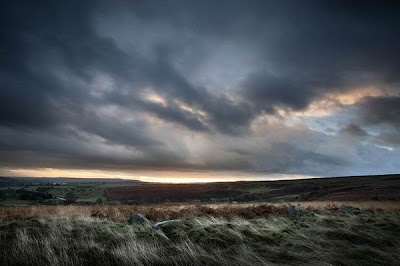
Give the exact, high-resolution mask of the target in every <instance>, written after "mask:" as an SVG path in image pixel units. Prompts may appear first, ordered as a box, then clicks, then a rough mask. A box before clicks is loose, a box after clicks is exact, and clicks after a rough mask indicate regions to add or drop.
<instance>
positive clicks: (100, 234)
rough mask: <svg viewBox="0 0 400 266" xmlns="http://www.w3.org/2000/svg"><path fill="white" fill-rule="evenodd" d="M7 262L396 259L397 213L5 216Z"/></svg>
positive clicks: (0, 229) (0, 228)
mask: <svg viewBox="0 0 400 266" xmlns="http://www.w3.org/2000/svg"><path fill="white" fill-rule="evenodd" d="M0 239H1V242H0V250H1V252H0V261H1V264H2V265H5V266H11V265H44V266H45V265H399V263H400V215H399V214H398V213H395V212H361V213H360V214H358V215H355V214H346V213H344V214H338V213H333V212H330V211H323V210H320V211H308V212H306V213H305V214H304V215H303V216H301V217H300V218H299V219H297V220H291V219H289V218H287V217H286V216H284V215H278V216H270V217H259V218H255V219H245V218H240V217H236V218H222V217H219V218H216V217H212V216H204V217H192V218H185V219H183V220H182V221H181V222H180V223H173V224H169V225H166V226H164V227H163V228H162V230H159V231H153V229H152V228H151V227H150V226H149V225H128V224H127V223H123V222H118V221H111V220H108V219H104V218H93V217H75V218H71V217H70V218H58V217H57V218H53V219H48V218H47V219H38V220H36V219H29V220H19V221H10V220H9V221H2V222H0Z"/></svg>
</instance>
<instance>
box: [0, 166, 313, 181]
mask: <svg viewBox="0 0 400 266" xmlns="http://www.w3.org/2000/svg"><path fill="white" fill-rule="evenodd" d="M2 174H3V175H4V176H10V177H37V178H41V177H42V178H46V177H47V178H58V177H60V178H116V179H127V180H138V181H142V182H157V183H175V184H176V183H208V182H236V181H273V180H291V179H307V178H316V177H317V176H307V175H294V174H268V173H250V172H249V173H247V172H226V171H186V172H184V171H152V170H144V171H131V172H128V171H126V172H123V171H105V170H82V169H68V170H67V169H56V168H38V169H10V168H8V169H6V171H3V173H2Z"/></svg>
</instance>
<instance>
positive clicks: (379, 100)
mask: <svg viewBox="0 0 400 266" xmlns="http://www.w3.org/2000/svg"><path fill="white" fill-rule="evenodd" d="M360 109H361V110H360V116H361V120H362V122H363V123H364V124H367V125H368V124H369V125H376V124H389V125H391V126H394V127H396V128H399V127H400V97H395V96H393V97H374V98H368V99H366V100H365V101H364V102H363V103H361V107H360Z"/></svg>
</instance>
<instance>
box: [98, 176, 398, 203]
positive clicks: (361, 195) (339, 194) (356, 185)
mask: <svg viewBox="0 0 400 266" xmlns="http://www.w3.org/2000/svg"><path fill="white" fill-rule="evenodd" d="M106 197H107V198H108V199H109V200H118V201H121V202H163V201H193V200H198V201H226V200H229V201H238V202H244V201H273V202H280V201H316V200H323V201H365V200H400V175H381V176H348V177H331V178H313V179H302V180H284V181H256V182H230V183H228V182H226V183H206V184H149V185H147V186H141V187H138V186H123V187H122V186H121V187H109V188H107V189H106Z"/></svg>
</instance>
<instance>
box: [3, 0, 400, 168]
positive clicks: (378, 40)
mask: <svg viewBox="0 0 400 266" xmlns="http://www.w3.org/2000/svg"><path fill="white" fill-rule="evenodd" d="M0 8H1V11H0V26H1V35H0V60H1V64H0V126H1V127H0V136H2V138H1V142H0V149H1V157H0V158H1V161H2V164H3V165H4V166H7V165H13V166H18V165H25V166H32V167H33V166H43V167H44V166H54V167H55V166H57V167H63V166H65V167H67V166H68V167H71V168H73V167H80V166H82V167H84V166H85V165H89V164H90V165H92V166H91V167H93V168H101V167H103V168H110V169H111V168H132V169H133V168H140V167H152V166H153V167H160V168H162V167H165V168H174V167H176V168H202V169H207V168H212V169H252V168H253V169H256V170H257V169H262V170H265V171H283V172H284V171H288V170H290V169H300V168H306V167H307V162H314V163H320V164H323V165H333V166H337V165H341V164H344V163H343V162H342V161H340V160H337V159H336V157H335V156H328V155H324V154H321V153H318V152H315V151H312V150H306V149H304V148H299V147H297V146H296V145H292V144H290V145H289V144H287V143H286V144H285V143H281V142H279V143H278V144H277V143H268V144H271V145H270V146H272V147H275V148H274V149H272V150H271V152H266V153H263V152H255V153H253V154H254V156H256V157H257V156H261V157H263V158H261V161H262V159H264V158H265V161H269V162H273V163H271V164H269V163H265V164H264V166H262V163H261V165H260V164H257V165H254V163H252V160H254V159H255V157H253V156H252V155H251V154H252V151H246V152H245V153H243V154H242V155H241V156H242V157H241V158H235V159H232V160H230V159H226V160H225V161H224V160H221V161H218V160H214V161H208V160H205V159H204V160H201V161H202V162H198V163H197V162H193V159H192V158H191V157H190V152H189V151H188V150H189V149H190V147H189V148H188V147H186V145H187V144H182V143H180V142H179V140H180V139H181V138H182V137H184V135H190V134H191V133H193V134H203V135H204V136H206V138H214V137H215V136H217V135H223V136H226V137H227V138H231V137H232V138H236V140H238V141H245V140H246V138H250V137H251V136H249V134H250V125H251V124H252V122H253V121H254V119H255V118H257V117H258V116H259V115H262V114H264V113H268V114H274V113H275V111H276V108H277V107H283V108H286V109H291V110H304V109H306V108H307V107H308V106H309V104H310V103H311V102H312V101H313V100H315V99H317V98H320V97H323V96H324V95H325V94H326V93H330V92H344V91H346V90H350V89H353V88H358V87H362V86H366V85H371V84H372V85H376V86H384V87H386V88H388V90H390V91H392V92H395V91H397V90H398V83H399V82H400V80H399V77H398V75H397V70H398V69H399V68H400V52H399V49H398V47H397V46H398V43H399V41H400V39H399V36H400V20H399V19H398V11H399V7H398V5H397V4H394V3H392V2H378V1H346V2H337V1H327V2H321V1H301V2H300V1H279V2H278V1H234V2H232V1H132V2H129V1H125V2H110V1H63V2H57V3H56V2H54V3H53V2H47V1H46V2H41V3H36V2H29V1H18V2H16V3H14V2H10V1H9V2H4V3H2V4H1V6H0ZM121 14H128V16H129V17H132V18H134V19H133V21H134V22H138V23H139V26H138V27H136V28H134V27H133V26H134V25H133V23H132V25H129V24H127V23H123V25H126V28H128V29H129V28H130V27H131V26H132V28H134V30H133V31H132V32H130V31H127V30H126V28H121V27H120V26H119V25H120V24H118V22H119V21H122V15H121ZM100 22H101V23H103V22H104V23H106V22H110V25H111V26H110V27H111V28H105V26H104V25H103V24H101V23H100ZM99 23H100V25H99ZM113 25H114V27H113ZM146 25H155V26H152V27H153V28H151V29H152V30H147V28H145V29H144V30H143V29H142V28H143V27H144V26H146ZM104 28H105V29H104ZM102 29H103V30H104V32H101V30H102ZM166 29H170V30H171V31H172V32H173V34H171V32H169V31H167V30H166ZM170 35H171V36H172V37H171V36H170ZM126 40H128V42H127V41H126ZM124 42H125V43H124ZM126 42H127V43H126ZM221 43H228V44H231V45H233V46H235V45H237V46H238V47H239V48H237V51H238V52H237V53H234V52H227V55H226V58H228V59H232V60H233V62H236V61H235V60H237V64H238V65H240V64H241V62H240V61H239V58H240V55H241V54H246V53H250V52H251V53H254V55H255V56H254V57H255V58H256V60H255V62H254V64H253V63H252V64H251V70H249V73H250V74H248V73H247V72H246V74H243V75H244V77H241V78H240V79H238V80H239V81H238V82H236V83H233V81H232V80H231V79H230V78H226V77H222V75H221V77H220V79H221V82H220V83H223V84H226V87H229V89H228V90H227V91H223V90H222V89H221V88H217V87H213V86H212V85H208V84H201V82H198V80H196V79H195V78H193V77H194V76H196V75H197V77H200V78H202V77H203V76H207V74H206V73H205V72H204V71H207V67H205V69H202V70H198V69H201V66H203V65H206V63H207V62H210V61H212V59H213V58H212V52H213V51H214V50H213V49H216V47H220V45H221ZM121 44H126V45H125V46H124V45H121ZM239 44H240V45H239ZM143 51H145V52H143ZM235 51H236V50H235ZM182 62H183V63H182ZM217 63H221V62H217ZM224 64H225V65H224ZM222 65H223V67H222V68H225V67H226V68H229V67H231V66H230V65H229V63H226V62H222ZM195 70H197V72H196V71H195ZM202 71H203V72H202ZM193 73H195V74H196V75H195V74H193ZM243 73H245V72H243ZM235 75H237V76H240V75H242V73H234V74H233V76H235ZM396 84H397V85H396ZM152 93H153V94H155V95H156V96H157V97H160V98H161V99H162V101H163V103H162V104H160V102H157V101H155V102H154V101H151V100H149V99H148V98H146V97H148V96H149V95H150V94H152ZM398 106H400V103H399V101H398V97H397V98H396V97H386V98H373V99H368V100H366V101H365V102H364V103H363V105H362V107H360V110H361V112H362V115H361V120H362V124H380V123H386V124H390V125H392V126H395V127H398V126H399V123H400V122H399V120H398V117H399V112H398V111H399V109H398ZM149 117H150V118H149ZM153 118H156V119H159V120H161V121H163V123H164V122H165V123H167V124H168V125H172V126H171V127H167V126H165V128H162V129H159V128H156V129H155V128H154V127H155V124H156V123H157V122H154V121H152V120H151V119H153ZM151 121H152V122H151ZM360 123H361V122H360ZM163 126H164V124H163ZM286 130H287V131H290V130H292V129H290V128H287V129H286ZM170 131H171V132H170ZM342 131H343V132H347V133H350V134H353V135H356V136H359V137H361V136H364V134H363V133H365V132H364V131H363V129H362V128H361V127H359V126H357V125H355V124H354V125H353V124H352V125H349V126H347V127H345V128H344V129H343V130H342ZM182 132H184V133H182ZM188 132H189V133H188ZM179 134H180V135H179ZM307 134H311V133H307ZM382 136H383V135H382ZM396 136H397V135H396V134H395V133H393V132H390V134H389V133H388V134H387V137H386V138H385V139H388V140H391V141H392V142H393V141H394V140H397V137H396ZM267 137H268V136H266V138H267ZM300 141H301V140H299V142H300ZM220 142H222V141H220ZM85 143H86V144H87V146H85V145H84V144H85ZM89 144H90V145H89ZM105 145H108V146H107V149H108V148H109V149H112V152H111V151H110V153H109V154H107V152H104V153H102V154H101V152H100V151H102V150H103V151H104V149H106V148H105V147H104V146H105ZM229 145H231V146H235V145H233V144H229ZM229 145H228V146H223V145H220V146H218V147H219V148H220V149H222V150H227V151H229V150H235V149H236V150H240V149H237V147H231V146H229ZM279 150H281V152H282V154H285V156H286V154H293V157H288V158H289V160H285V158H283V157H285V156H283V157H282V158H281V157H279V159H276V160H275V159H273V158H274V155H275V154H277V151H279ZM245 154H247V155H245ZM224 158H225V157H224ZM269 158H270V160H269ZM204 161H206V162H205V163H204Z"/></svg>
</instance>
